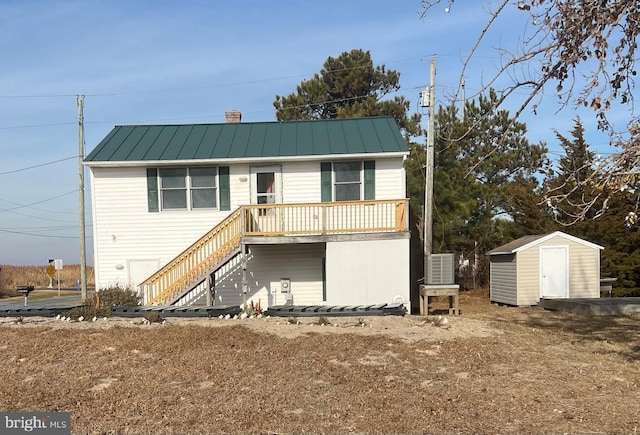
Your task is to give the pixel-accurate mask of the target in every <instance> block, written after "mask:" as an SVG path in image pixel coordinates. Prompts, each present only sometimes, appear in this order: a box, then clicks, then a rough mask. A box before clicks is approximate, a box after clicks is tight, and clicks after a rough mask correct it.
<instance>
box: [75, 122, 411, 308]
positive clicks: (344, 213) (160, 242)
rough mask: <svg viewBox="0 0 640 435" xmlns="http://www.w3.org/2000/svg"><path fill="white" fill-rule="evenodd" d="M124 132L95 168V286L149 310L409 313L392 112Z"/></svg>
mask: <svg viewBox="0 0 640 435" xmlns="http://www.w3.org/2000/svg"><path fill="white" fill-rule="evenodd" d="M227 115H228V120H227V123H221V124H190V125H131V126H116V127H115V128H114V129H113V130H112V131H111V132H110V133H109V134H108V135H107V136H106V137H105V138H104V139H103V140H102V141H101V142H100V143H99V144H98V145H97V146H96V147H95V149H93V151H92V152H91V153H90V154H89V155H88V156H87V157H86V158H85V165H86V166H88V167H89V169H90V175H91V194H92V209H93V237H94V265H95V279H96V288H98V289H100V288H104V287H108V286H111V285H121V286H131V287H133V288H139V289H140V291H141V292H143V295H144V303H145V304H157V305H170V304H181V305H183V304H206V305H229V306H230V305H235V304H240V303H243V302H247V303H248V302H250V301H253V302H256V303H257V302H258V301H260V303H261V306H262V307H266V306H273V305H283V304H294V305H301V304H302V305H306V304H311V305H359V304H382V303H403V304H406V306H407V308H408V307H409V302H410V301H409V287H410V283H409V263H410V261H409V255H410V254H409V237H410V235H409V228H408V201H407V199H406V181H405V171H404V166H403V165H404V161H405V159H406V158H407V156H408V149H407V145H406V142H405V140H404V138H403V137H402V135H401V132H400V130H399V128H398V126H397V124H396V122H395V121H394V120H393V118H388V117H379V118H361V119H341V120H323V121H291V122H257V123H242V122H240V113H239V112H237V111H233V112H228V113H227Z"/></svg>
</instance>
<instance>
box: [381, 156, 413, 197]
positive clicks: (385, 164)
mask: <svg viewBox="0 0 640 435" xmlns="http://www.w3.org/2000/svg"><path fill="white" fill-rule="evenodd" d="M406 197H407V193H406V182H405V171H404V167H403V165H402V158H393V159H376V199H401V198H406Z"/></svg>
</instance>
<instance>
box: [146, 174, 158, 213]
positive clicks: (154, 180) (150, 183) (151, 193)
mask: <svg viewBox="0 0 640 435" xmlns="http://www.w3.org/2000/svg"><path fill="white" fill-rule="evenodd" d="M147 203H148V207H149V212H157V211H159V210H160V208H159V207H158V170H157V169H156V168H147Z"/></svg>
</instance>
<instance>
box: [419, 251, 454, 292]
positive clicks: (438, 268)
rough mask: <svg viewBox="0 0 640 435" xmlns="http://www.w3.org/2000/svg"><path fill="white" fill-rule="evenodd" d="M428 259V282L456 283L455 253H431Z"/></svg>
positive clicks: (436, 283)
mask: <svg viewBox="0 0 640 435" xmlns="http://www.w3.org/2000/svg"><path fill="white" fill-rule="evenodd" d="M428 259H429V260H428V261H427V277H426V278H427V280H426V281H427V282H426V283H427V284H430V285H438V284H455V268H454V260H455V256H454V254H431V255H429V256H428Z"/></svg>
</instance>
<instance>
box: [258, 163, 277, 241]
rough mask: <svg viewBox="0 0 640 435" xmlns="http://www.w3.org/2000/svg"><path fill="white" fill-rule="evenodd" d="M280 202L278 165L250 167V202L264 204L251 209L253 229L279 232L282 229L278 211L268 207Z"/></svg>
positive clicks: (264, 231) (263, 231)
mask: <svg viewBox="0 0 640 435" xmlns="http://www.w3.org/2000/svg"><path fill="white" fill-rule="evenodd" d="M281 202H282V170H281V167H280V166H279V165H273V166H252V167H251V203H252V204H257V205H264V206H265V207H264V208H257V209H253V211H252V217H253V225H255V228H254V231H258V232H262V233H279V232H281V231H282V228H281V226H282V225H281V222H280V218H279V216H280V213H278V209H277V208H273V207H269V206H270V205H273V204H279V203H281Z"/></svg>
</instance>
